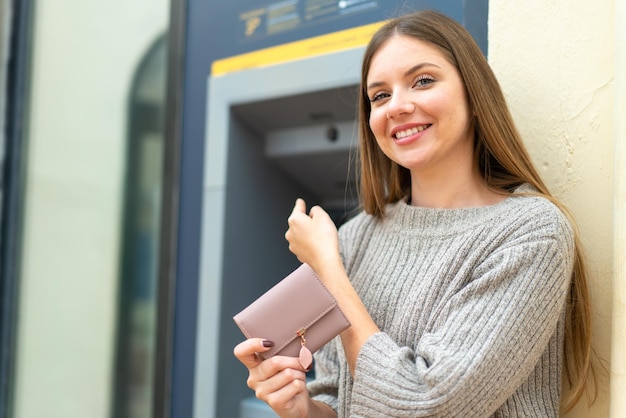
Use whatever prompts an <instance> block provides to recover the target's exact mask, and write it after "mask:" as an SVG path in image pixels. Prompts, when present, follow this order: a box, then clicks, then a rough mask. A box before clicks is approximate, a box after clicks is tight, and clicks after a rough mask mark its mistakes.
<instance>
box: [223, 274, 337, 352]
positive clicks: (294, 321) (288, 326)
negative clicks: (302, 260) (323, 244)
mask: <svg viewBox="0 0 626 418" xmlns="http://www.w3.org/2000/svg"><path fill="white" fill-rule="evenodd" d="M336 305H337V302H336V300H335V298H334V297H333V296H332V295H331V294H330V293H329V292H328V290H327V289H326V287H324V285H323V284H322V282H321V281H320V280H319V278H318V277H317V275H316V274H315V272H314V271H313V270H312V269H311V267H309V266H308V265H307V264H302V265H301V266H300V267H298V268H297V269H296V270H294V271H293V272H292V273H291V274H289V275H288V276H287V277H285V278H284V279H282V280H281V281H280V282H278V283H277V284H276V285H275V286H274V287H272V288H271V289H270V290H268V291H267V292H266V293H264V294H263V295H261V296H260V297H259V298H258V299H256V300H255V301H254V302H252V304H250V305H249V306H248V307H247V308H245V309H244V310H242V311H241V312H239V313H238V314H237V315H235V316H234V317H233V319H234V320H235V322H236V323H237V325H238V326H239V328H241V330H242V332H243V333H244V334H245V336H246V337H248V338H253V337H259V338H268V339H272V341H274V343H275V345H274V347H273V348H272V350H270V351H269V352H267V353H264V354H265V355H266V356H267V357H271V356H272V355H274V354H275V353H278V352H279V351H280V350H281V349H283V348H284V347H285V346H287V345H288V344H289V343H290V342H292V341H293V340H294V339H296V338H299V337H298V332H299V331H300V330H302V329H305V330H306V329H308V328H309V327H311V326H312V325H313V324H315V323H316V322H317V321H319V320H320V319H321V318H322V317H324V315H326V314H327V313H328V312H330V311H331V310H332V309H333V308H335V306H336ZM264 357H265V356H264Z"/></svg>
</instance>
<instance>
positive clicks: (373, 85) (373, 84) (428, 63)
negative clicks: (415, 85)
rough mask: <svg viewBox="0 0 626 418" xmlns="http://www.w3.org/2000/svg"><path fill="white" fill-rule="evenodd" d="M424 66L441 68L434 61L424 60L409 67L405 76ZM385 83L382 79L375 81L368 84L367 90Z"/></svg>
mask: <svg viewBox="0 0 626 418" xmlns="http://www.w3.org/2000/svg"><path fill="white" fill-rule="evenodd" d="M424 67H437V68H441V67H440V66H438V65H437V64H433V63H432V62H422V63H421V64H417V65H414V66H413V67H411V68H409V69H408V70H407V71H406V72H405V73H404V77H408V76H410V75H411V74H413V73H415V72H417V71H419V70H421V69H422V68H424ZM383 84H384V83H383V82H382V81H374V82H372V83H370V84H368V85H367V90H370V89H373V88H375V87H380V86H382V85H383Z"/></svg>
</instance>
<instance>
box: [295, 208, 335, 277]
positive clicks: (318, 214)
mask: <svg viewBox="0 0 626 418" xmlns="http://www.w3.org/2000/svg"><path fill="white" fill-rule="evenodd" d="M287 223H288V224H289V229H288V230H287V232H286V233H285V238H286V239H287V241H289V250H290V251H291V252H292V253H294V254H295V255H296V257H298V260H300V261H301V262H303V263H307V264H308V265H310V266H311V267H312V268H313V270H315V271H318V268H319V267H320V266H322V265H328V264H335V265H337V264H341V259H340V256H339V237H338V234H337V227H336V226H335V224H334V222H333V220H332V219H331V218H330V216H328V213H326V211H324V209H322V208H321V207H319V206H313V207H312V208H311V210H310V212H309V213H308V214H307V213H306V204H305V203H304V200H302V199H297V200H296V204H295V206H294V208H293V211H292V212H291V215H290V216H289V218H288V219H287Z"/></svg>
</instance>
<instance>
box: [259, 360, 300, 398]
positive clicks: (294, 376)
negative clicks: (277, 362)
mask: <svg viewBox="0 0 626 418" xmlns="http://www.w3.org/2000/svg"><path fill="white" fill-rule="evenodd" d="M261 367H262V366H261ZM264 377H265V378H263V377H262V376H260V375H259V376H255V377H253V379H252V380H254V381H255V384H254V386H255V388H254V390H255V393H256V396H257V397H258V398H259V399H266V398H267V396H268V395H269V394H271V393H274V392H277V391H279V390H281V389H282V388H284V387H285V386H287V385H289V384H290V383H292V382H293V381H294V380H300V381H302V382H306V374H305V373H304V372H303V371H302V370H296V369H293V368H281V369H279V370H277V371H275V372H274V371H272V372H270V373H269V374H268V375H266V376H264Z"/></svg>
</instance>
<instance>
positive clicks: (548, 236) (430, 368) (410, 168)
mask: <svg viewBox="0 0 626 418" xmlns="http://www.w3.org/2000/svg"><path fill="white" fill-rule="evenodd" d="M359 100H360V102H359V123H360V132H359V134H360V153H361V199H362V203H363V212H362V213H360V214H358V215H357V216H356V217H354V218H353V219H351V220H350V221H348V222H347V223H346V224H344V225H343V226H342V227H341V228H340V231H339V233H338V232H337V230H336V229H335V227H334V225H333V223H332V221H331V220H330V218H329V216H328V215H327V214H326V212H324V211H323V209H321V208H320V207H313V208H311V210H310V211H309V212H308V213H307V208H306V206H305V202H304V201H302V200H301V199H298V200H297V201H296V205H295V207H294V209H293V212H292V214H291V216H290V217H289V219H288V224H289V229H288V231H287V233H286V239H287V240H288V241H289V248H290V250H291V251H292V252H293V253H294V254H295V255H296V256H297V257H298V259H299V260H300V261H302V262H306V263H308V264H309V265H310V266H311V267H312V268H313V269H314V270H315V271H316V272H317V274H318V275H319V277H320V278H321V280H322V281H323V282H324V283H325V285H326V286H327V287H328V289H329V290H330V291H331V293H332V294H333V295H334V296H335V298H336V299H337V301H338V303H339V306H340V307H341V309H342V310H343V311H344V313H345V314H346V316H347V318H348V319H349V320H350V322H351V323H352V326H351V327H350V328H349V329H348V330H346V331H344V332H343V333H342V334H341V336H340V338H336V339H335V340H333V341H331V342H330V343H329V344H327V345H326V346H325V347H324V348H322V349H321V350H320V351H319V352H318V353H316V355H315V359H316V363H315V368H316V379H315V380H314V381H313V382H311V383H310V384H309V385H308V387H306V386H305V371H304V370H302V367H301V366H300V365H299V363H298V360H297V359H292V358H288V357H274V358H271V359H269V360H265V361H261V359H260V358H259V356H257V355H256V354H255V353H257V352H262V351H265V350H268V347H270V346H272V342H271V341H267V340H263V339H249V340H247V341H244V342H242V343H241V344H239V345H238V346H237V347H235V355H236V356H237V357H238V358H239V359H240V360H241V361H242V362H243V364H244V365H246V367H247V368H248V369H249V373H250V375H249V379H248V385H249V386H250V387H251V388H252V389H253V390H255V392H256V395H257V397H259V398H260V399H263V400H265V401H266V402H267V403H268V404H269V405H270V406H271V407H272V408H273V409H274V410H275V411H276V412H277V413H278V414H279V415H280V416H281V417H336V416H339V417H420V416H429V417H430V416H438V417H455V416H461V417H489V416H495V417H499V416H514V417H556V416H558V415H559V408H560V404H561V398H562V397H561V370H564V374H565V376H566V377H567V379H568V380H567V382H568V383H569V385H568V386H569V388H570V390H569V392H570V396H568V397H567V398H564V399H563V403H562V407H563V408H565V409H569V408H571V407H572V406H573V405H574V404H575V403H576V402H577V401H578V399H579V398H580V397H581V395H582V394H583V393H584V391H585V389H586V383H587V380H588V378H589V377H590V372H591V365H590V352H591V348H590V335H589V332H590V313H589V300H588V299H589V297H588V294H587V288H586V286H587V285H586V273H585V269H584V265H583V260H582V256H581V253H580V245H579V243H578V236H577V232H576V231H575V230H574V229H573V228H572V226H571V224H570V222H569V221H568V216H567V215H566V213H567V212H566V211H565V209H564V208H563V207H562V205H561V204H560V203H558V202H557V201H556V199H554V197H552V196H551V195H550V194H549V192H548V190H547V189H546V187H545V185H544V183H543V182H542V180H541V179H540V177H539V175H538V174H537V172H536V170H535V169H534V167H533V165H532V163H531V161H530V158H529V157H528V154H527V152H526V150H525V148H524V146H523V144H522V141H521V139H520V136H519V134H518V132H517V130H516V128H515V126H514V124H513V121H512V118H511V116H510V114H509V112H508V109H507V107H506V103H505V100H504V97H503V94H502V92H501V90H500V87H499V85H498V83H497V81H496V79H495V76H494V75H493V73H492V71H491V69H490V68H489V66H488V64H487V62H486V60H485V58H484V57H483V55H482V53H481V51H480V50H479V48H478V47H477V46H476V44H475V43H474V41H473V40H472V38H471V36H470V35H469V34H468V33H467V31H466V30H465V29H464V28H463V27H462V26H460V25H459V24H457V23H456V22H454V21H453V20H451V19H449V18H447V17H445V16H443V15H441V14H439V13H436V12H417V13H414V14H411V15H407V16H403V17H400V18H397V19H394V20H392V21H390V22H389V23H387V24H386V25H385V26H384V27H382V28H381V29H380V30H379V31H378V32H377V33H376V34H375V35H374V36H373V38H372V40H371V42H370V43H369V45H368V47H367V48H366V51H365V56H364V60H363V67H362V77H361V88H360V99H359Z"/></svg>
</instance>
